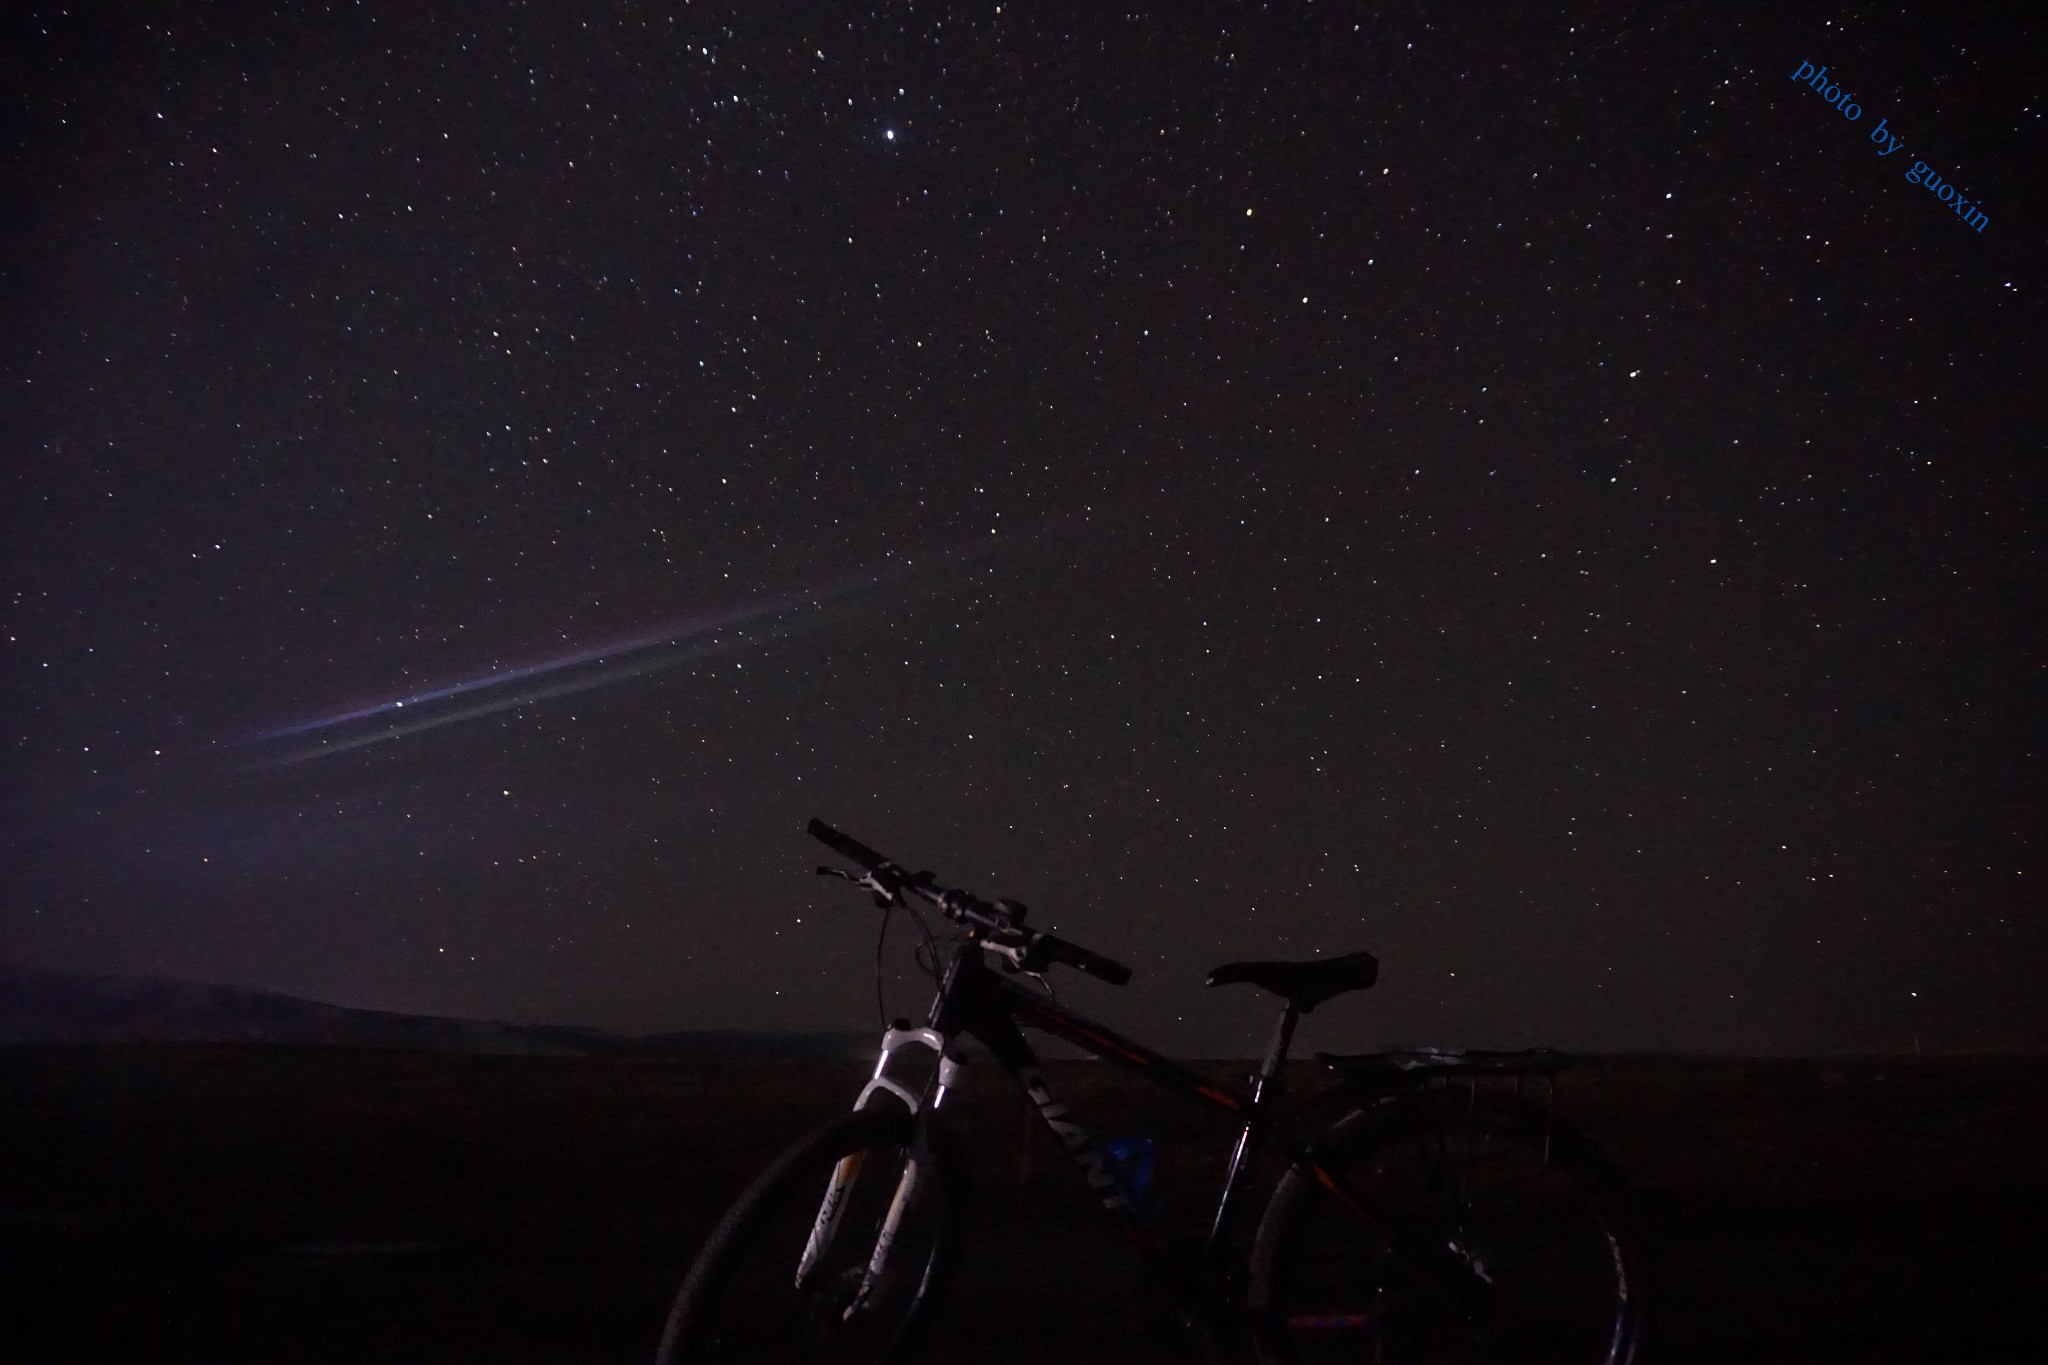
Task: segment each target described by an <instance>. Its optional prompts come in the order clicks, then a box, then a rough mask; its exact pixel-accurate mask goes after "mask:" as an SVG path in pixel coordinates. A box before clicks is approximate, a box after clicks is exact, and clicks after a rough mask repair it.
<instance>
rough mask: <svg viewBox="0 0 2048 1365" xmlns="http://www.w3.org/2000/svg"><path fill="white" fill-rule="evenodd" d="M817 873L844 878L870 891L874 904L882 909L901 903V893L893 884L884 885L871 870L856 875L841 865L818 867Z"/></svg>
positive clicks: (891, 907)
mask: <svg viewBox="0 0 2048 1365" xmlns="http://www.w3.org/2000/svg"><path fill="white" fill-rule="evenodd" d="M817 873H818V875H819V876H820V877H841V878H844V879H845V880H847V881H850V882H852V883H853V884H854V885H855V886H858V887H860V888H861V889H862V890H864V891H868V892H871V893H872V894H873V895H874V898H875V904H876V906H877V907H879V908H881V909H883V910H888V909H893V908H895V907H897V906H900V905H902V904H903V893H902V892H900V891H898V890H897V889H896V888H895V887H893V886H888V885H885V884H884V883H883V882H882V880H881V879H880V878H878V877H877V876H875V874H874V873H872V872H868V873H864V874H863V875H861V876H858V877H856V876H854V875H853V874H852V873H851V872H848V871H847V870H846V869H845V868H843V867H820V868H818V869H817Z"/></svg>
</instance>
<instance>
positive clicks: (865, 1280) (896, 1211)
mask: <svg viewBox="0 0 2048 1365" xmlns="http://www.w3.org/2000/svg"><path fill="white" fill-rule="evenodd" d="M917 1176H918V1169H917V1158H915V1157H911V1158H909V1159H908V1160H906V1161H905V1162H904V1163H903V1175H902V1178H900V1179H899V1180H897V1182H896V1194H895V1197H894V1198H892V1199H890V1201H889V1213H888V1216H887V1217H885V1218H883V1219H882V1230H881V1232H880V1233H878V1234H877V1235H876V1237H875V1251H874V1254H873V1255H872V1256H870V1257H868V1270H867V1274H865V1275H863V1276H861V1281H860V1292H859V1293H858V1294H855V1295H854V1296H853V1302H852V1303H850V1304H848V1305H847V1306H846V1313H845V1315H844V1316H846V1317H849V1318H850V1317H852V1316H853V1315H854V1314H855V1313H858V1312H859V1311H860V1310H861V1309H862V1308H864V1307H866V1306H867V1301H868V1299H869V1297H870V1296H872V1295H873V1294H874V1292H875V1287H876V1286H877V1285H879V1284H880V1283H881V1282H882V1271H883V1269H884V1268H885V1267H886V1266H887V1265H888V1262H889V1246H890V1244H891V1243H892V1242H894V1241H895V1240H896V1232H897V1229H898V1228H900V1227H901V1226H902V1225H903V1214H904V1212H905V1211H906V1210H907V1209H909V1207H910V1200H911V1197H912V1196H913V1195H914V1194H916V1193H917Z"/></svg>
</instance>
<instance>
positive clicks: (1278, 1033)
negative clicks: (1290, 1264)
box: [1203, 1000, 1301, 1266]
mask: <svg viewBox="0 0 2048 1365" xmlns="http://www.w3.org/2000/svg"><path fill="white" fill-rule="evenodd" d="M1300 1017H1301V1012H1300V1011H1299V1010H1297V1009H1295V1007H1294V1002H1293V1001H1292V1000H1290V1001H1288V1002H1287V1008H1286V1009H1284V1010H1282V1011H1281V1012H1280V1020H1279V1022H1278V1023H1276V1024H1274V1025H1273V1038H1272V1041H1270V1042H1268V1043H1267V1044H1266V1056H1265V1059H1264V1060H1263V1061H1261V1062H1260V1063H1259V1069H1258V1073H1257V1074H1256V1075H1254V1076H1253V1077H1252V1106H1251V1112H1250V1113H1247V1114H1246V1115H1245V1125H1244V1127H1243V1129H1242V1130H1240V1131H1239V1133H1238V1135H1237V1146H1236V1147H1235V1148H1234V1149H1233V1150H1232V1151H1231V1153H1230V1169H1229V1170H1228V1171H1227V1172H1226V1173H1225V1174H1224V1177H1223V1194H1222V1195H1221V1197H1219V1198H1218V1199H1217V1201H1216V1217H1215V1218H1214V1220H1213V1221H1211V1222H1210V1224H1209V1239H1208V1244H1207V1245H1206V1246H1205V1247H1204V1248H1203V1260H1204V1261H1205V1262H1206V1263H1207V1264H1209V1265H1212V1266H1213V1265H1215V1264H1216V1261H1217V1258H1218V1257H1220V1256H1222V1255H1223V1252H1224V1248H1225V1239H1226V1237H1227V1236H1228V1234H1229V1230H1230V1215H1231V1211H1232V1210H1233V1209H1234V1208H1235V1207H1236V1206H1237V1202H1238V1198H1237V1196H1238V1191H1239V1190H1240V1189H1241V1188H1243V1181H1244V1175H1245V1168H1246V1167H1247V1166H1248V1165H1249V1164H1250V1160H1251V1155H1252V1128H1253V1125H1254V1124H1255V1123H1256V1122H1257V1116H1258V1114H1259V1113H1260V1111H1261V1110H1263V1109H1264V1108H1265V1102H1266V1090H1267V1088H1268V1087H1269V1086H1270V1085H1271V1084H1272V1083H1273V1081H1274V1080H1275V1079H1277V1078H1278V1077H1279V1075H1280V1064H1281V1063H1282V1062H1284V1061H1286V1060H1287V1045H1288V1044H1289V1043H1290V1042H1292V1041H1293V1040H1294V1024H1295V1021H1296V1020H1297V1019H1299V1018H1300Z"/></svg>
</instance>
